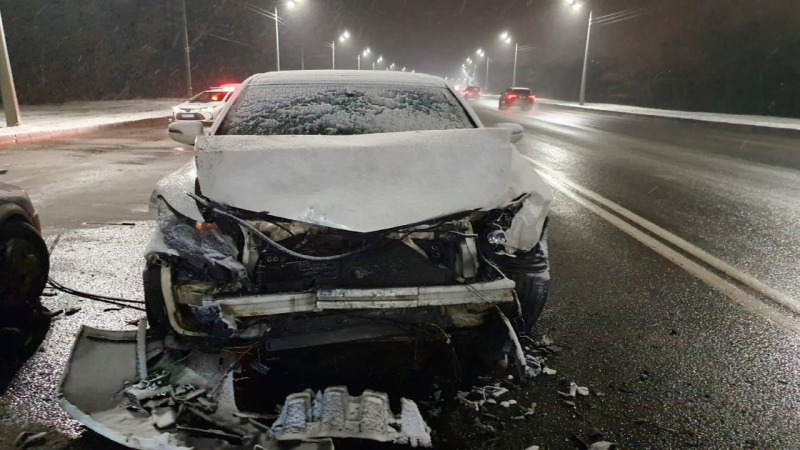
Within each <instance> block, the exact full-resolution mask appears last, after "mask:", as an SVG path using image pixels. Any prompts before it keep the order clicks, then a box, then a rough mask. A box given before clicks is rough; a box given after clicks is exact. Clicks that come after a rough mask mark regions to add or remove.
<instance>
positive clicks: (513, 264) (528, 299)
mask: <svg viewBox="0 0 800 450" xmlns="http://www.w3.org/2000/svg"><path fill="white" fill-rule="evenodd" d="M498 262H499V265H500V269H501V270H502V271H503V273H504V274H505V275H506V276H507V277H508V278H509V279H511V280H512V281H514V282H515V283H516V287H515V290H516V292H517V297H518V298H519V303H520V308H521V310H522V311H521V319H522V321H523V324H522V326H521V328H522V331H523V332H525V333H530V332H531V329H532V328H533V326H534V325H535V324H536V321H537V320H538V319H539V316H540V315H541V314H542V310H544V306H545V304H546V303H547V296H548V292H549V290H550V261H549V257H548V248H547V226H546V225H545V229H544V231H543V232H542V237H541V239H540V240H539V243H538V244H537V245H536V247H535V248H534V249H533V250H531V251H529V252H527V253H525V254H522V255H520V254H519V253H518V254H517V255H516V258H503V259H502V260H500V261H498Z"/></svg>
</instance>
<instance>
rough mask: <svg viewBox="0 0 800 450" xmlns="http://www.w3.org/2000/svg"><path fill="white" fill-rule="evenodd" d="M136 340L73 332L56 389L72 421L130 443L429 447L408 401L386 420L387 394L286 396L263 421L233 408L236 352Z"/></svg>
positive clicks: (142, 446) (148, 448)
mask: <svg viewBox="0 0 800 450" xmlns="http://www.w3.org/2000/svg"><path fill="white" fill-rule="evenodd" d="M142 336H143V335H142V334H141V333H140V332H139V331H109V330H98V329H93V328H89V327H83V328H81V330H80V332H79V333H78V336H77V339H76V343H75V345H74V347H73V350H72V354H71V356H70V360H69V362H68V364H67V367H66V370H65V371H64V375H63V378H62V381H61V384H60V386H59V389H58V394H57V395H58V403H59V405H60V406H61V407H62V408H63V409H64V410H65V411H66V412H67V413H68V414H69V415H70V416H72V417H73V418H74V419H75V420H77V421H79V422H81V423H82V424H84V425H85V426H87V427H88V428H90V429H92V430H93V431H95V432H97V433H98V434H100V435H102V436H105V437H107V438H109V439H111V440H113V441H115V442H117V443H119V444H122V445H125V446H127V447H129V448H134V449H139V450H188V449H189V448H194V449H196V450H204V449H221V448H225V449H231V450H233V449H242V450H244V449H247V450H249V449H253V448H256V446H257V445H260V446H261V447H262V448H265V449H276V448H285V446H281V445H278V441H281V442H283V441H285V440H288V439H298V440H301V441H308V442H307V443H308V445H301V446H299V447H297V448H307V449H315V450H316V449H328V448H332V447H331V446H330V445H328V444H329V441H326V440H324V439H322V440H319V439H317V438H315V437H314V436H317V437H324V436H325V435H330V436H331V437H348V438H356V439H371V440H377V441H381V442H394V443H398V444H408V445H416V446H423V447H430V430H429V429H428V428H427V426H426V425H425V422H424V421H423V419H422V417H421V416H420V413H419V410H418V408H417V406H416V404H414V402H412V401H410V400H406V399H403V400H401V405H402V412H401V413H400V414H399V415H398V416H395V415H393V414H392V413H391V412H390V411H389V399H388V396H387V395H386V394H383V393H379V392H372V391H365V392H364V393H363V394H362V395H361V396H358V397H352V396H350V395H349V393H348V392H347V390H346V389H345V388H341V387H333V388H329V389H327V390H325V391H324V392H319V393H318V394H316V395H312V394H311V393H309V392H306V393H300V394H294V395H292V396H290V397H289V399H288V400H287V402H286V403H285V406H284V408H283V410H282V412H281V414H280V415H279V416H278V419H277V421H276V422H275V424H274V425H273V426H272V427H268V426H265V425H264V424H261V423H260V422H257V421H255V420H253V419H252V417H260V416H259V415H255V416H254V415H252V414H248V413H246V412H243V411H239V410H238V408H237V407H236V402H235V399H234V390H235V388H234V374H233V369H234V368H235V367H236V366H237V365H238V361H239V359H238V358H237V357H236V356H235V355H233V354H231V353H219V352H217V351H215V350H213V349H210V350H205V349H201V348H195V349H193V350H191V351H186V350H179V349H173V348H171V347H169V346H167V342H166V341H165V340H163V339H161V338H158V337H157V336H155V335H153V334H150V335H148V336H146V338H145V339H144V344H142V342H143V339H142ZM140 361H145V363H144V364H142V363H141V362H140ZM98 367H103V368H104V370H97V368H98ZM142 369H146V373H147V375H146V377H145V378H142V376H143V375H144V371H143V370H142ZM337 405H338V406H337ZM342 405H345V406H346V408H345V409H337V408H341V407H342ZM289 448H291V447H289Z"/></svg>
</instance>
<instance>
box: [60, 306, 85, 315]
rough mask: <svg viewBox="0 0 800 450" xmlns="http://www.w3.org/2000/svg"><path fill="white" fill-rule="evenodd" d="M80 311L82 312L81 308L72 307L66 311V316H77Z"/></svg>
mask: <svg viewBox="0 0 800 450" xmlns="http://www.w3.org/2000/svg"><path fill="white" fill-rule="evenodd" d="M80 310H81V308H80V307H76V306H72V307H69V308H67V309H65V310H64V315H65V316H71V315H74V314H77V313H78V312H80Z"/></svg>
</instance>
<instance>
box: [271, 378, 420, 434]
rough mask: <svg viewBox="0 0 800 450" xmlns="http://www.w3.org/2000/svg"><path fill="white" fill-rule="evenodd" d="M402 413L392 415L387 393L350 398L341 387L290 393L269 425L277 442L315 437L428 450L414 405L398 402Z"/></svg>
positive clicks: (370, 392) (367, 393) (403, 400)
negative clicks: (315, 391)
mask: <svg viewBox="0 0 800 450" xmlns="http://www.w3.org/2000/svg"><path fill="white" fill-rule="evenodd" d="M400 402H401V405H402V411H401V413H400V415H399V416H395V415H394V414H392V412H391V410H390V408H389V397H388V395H387V394H384V393H382V392H375V391H369V390H366V391H364V393H363V394H361V395H360V396H358V397H353V396H351V395H350V393H349V392H348V390H347V388H346V387H344V386H334V387H329V388H327V389H325V391H324V392H323V391H319V392H317V393H316V394H315V393H314V392H313V391H311V390H306V391H304V392H300V393H296V394H292V395H290V396H288V397H287V398H286V402H285V403H284V405H283V409H282V410H281V414H280V416H279V417H278V420H276V421H275V424H273V426H272V432H273V434H274V436H275V438H276V439H277V440H278V441H286V440H307V439H315V438H357V439H369V440H374V441H378V442H392V443H395V444H410V445H411V446H412V447H417V446H419V447H431V445H432V444H431V436H430V428H428V426H427V425H426V424H425V421H424V420H423V418H422V416H421V415H420V412H419V408H418V407H417V405H416V404H415V403H414V402H413V401H411V400H408V399H405V398H403V399H401V400H400Z"/></svg>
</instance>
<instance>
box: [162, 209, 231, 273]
mask: <svg viewBox="0 0 800 450" xmlns="http://www.w3.org/2000/svg"><path fill="white" fill-rule="evenodd" d="M156 204H157V208H158V219H157V221H156V222H157V224H158V229H159V231H160V232H161V238H162V240H163V243H164V245H165V246H166V247H167V249H169V252H170V253H171V254H174V253H177V254H178V256H179V259H180V263H181V266H182V267H183V268H185V269H187V271H189V272H191V273H194V274H196V275H200V276H201V277H202V278H204V279H209V280H213V281H231V280H232V279H235V278H243V277H244V276H245V275H246V270H245V268H244V266H243V265H242V264H241V263H240V262H239V259H238V256H239V250H238V248H237V246H236V244H235V242H234V240H233V239H232V238H231V237H229V236H226V235H224V234H223V233H222V232H221V231H220V228H219V227H218V226H217V225H216V224H215V223H210V222H197V221H194V220H192V219H189V218H188V217H184V216H183V215H181V214H179V213H178V212H176V211H175V210H173V209H172V208H171V207H170V206H169V205H168V204H167V203H166V202H165V201H164V200H163V199H162V198H158V199H157V201H156Z"/></svg>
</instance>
